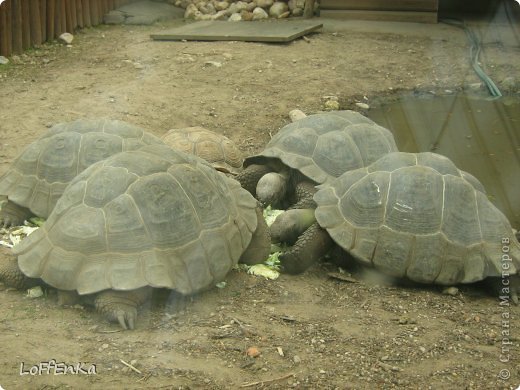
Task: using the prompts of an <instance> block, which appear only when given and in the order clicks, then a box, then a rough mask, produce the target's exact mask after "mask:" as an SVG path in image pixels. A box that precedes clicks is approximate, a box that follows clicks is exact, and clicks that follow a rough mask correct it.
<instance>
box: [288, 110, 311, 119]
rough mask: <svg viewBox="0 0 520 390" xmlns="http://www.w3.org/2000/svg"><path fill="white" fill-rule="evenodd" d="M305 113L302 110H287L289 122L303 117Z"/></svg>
mask: <svg viewBox="0 0 520 390" xmlns="http://www.w3.org/2000/svg"><path fill="white" fill-rule="evenodd" d="M306 116H307V115H305V113H304V112H303V111H302V110H298V109H296V110H291V111H289V118H290V119H291V122H295V121H297V120H300V119H302V118H305V117H306Z"/></svg>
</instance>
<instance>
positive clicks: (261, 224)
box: [240, 207, 271, 265]
mask: <svg viewBox="0 0 520 390" xmlns="http://www.w3.org/2000/svg"><path fill="white" fill-rule="evenodd" d="M256 219H257V226H256V230H255V231H254V233H253V237H251V242H250V243H249V245H248V247H247V248H246V250H245V251H244V253H242V256H241V257H240V262H241V263H244V264H248V265H253V264H260V263H262V262H264V261H265V260H266V259H267V258H268V257H269V252H270V251H271V234H270V231H269V227H268V226H267V223H266V222H265V219H264V216H263V214H262V209H261V208H260V207H257V208H256Z"/></svg>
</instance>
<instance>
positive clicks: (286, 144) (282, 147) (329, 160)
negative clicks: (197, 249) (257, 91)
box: [244, 110, 397, 184]
mask: <svg viewBox="0 0 520 390" xmlns="http://www.w3.org/2000/svg"><path fill="white" fill-rule="evenodd" d="M396 151H397V146H396V144H395V140H394V137H393V135H392V133H391V132H390V131H389V130H388V129H385V128H384V127H381V126H379V125H377V124H376V123H375V122H373V121H372V120H370V119H368V118H367V117H365V116H363V115H361V114H359V113H357V112H355V111H348V110H347V111H334V112H328V113H324V114H316V115H309V116H307V117H305V118H302V119H299V120H297V121H295V122H293V123H290V124H288V125H287V126H285V127H283V128H282V129H281V130H280V131H279V132H278V133H277V134H276V135H275V136H274V137H273V138H272V139H271V141H269V143H268V144H267V146H266V147H265V149H264V150H263V151H262V152H261V153H260V154H258V155H256V156H253V157H250V158H248V159H246V161H245V162H244V166H245V167H246V166H248V165H251V164H265V163H266V162H268V161H269V159H278V160H280V161H282V162H283V163H284V164H285V165H287V166H289V167H290V168H293V169H295V170H298V171H299V172H301V173H303V174H304V175H305V176H307V177H308V178H309V179H311V180H312V181H314V182H315V183H318V184H321V183H325V182H328V181H329V180H332V179H334V178H336V177H338V176H339V175H341V174H342V173H343V172H347V171H349V170H353V169H357V168H361V167H364V166H367V165H369V164H371V163H372V162H374V161H376V160H377V159H378V158H379V157H381V156H383V155H385V154H387V153H390V152H396Z"/></svg>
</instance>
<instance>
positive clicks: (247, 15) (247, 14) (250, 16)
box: [240, 10, 253, 21]
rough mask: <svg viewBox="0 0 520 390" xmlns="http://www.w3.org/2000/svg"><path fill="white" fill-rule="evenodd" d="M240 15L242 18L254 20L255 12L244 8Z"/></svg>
mask: <svg viewBox="0 0 520 390" xmlns="http://www.w3.org/2000/svg"><path fill="white" fill-rule="evenodd" d="M240 16H241V17H242V20H246V21H249V20H253V13H252V12H249V11H246V10H243V11H242V12H240Z"/></svg>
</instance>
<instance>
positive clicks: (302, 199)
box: [289, 180, 316, 209]
mask: <svg viewBox="0 0 520 390" xmlns="http://www.w3.org/2000/svg"><path fill="white" fill-rule="evenodd" d="M315 193H316V187H315V184H314V183H313V182H311V181H308V180H304V181H300V182H299V183H296V184H295V186H294V197H295V200H296V203H294V204H293V205H292V206H291V207H289V209H315V208H316V202H314V199H312V197H313V196H314V194H315Z"/></svg>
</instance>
